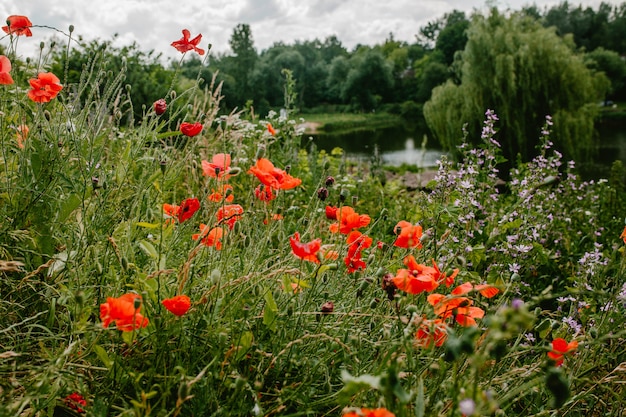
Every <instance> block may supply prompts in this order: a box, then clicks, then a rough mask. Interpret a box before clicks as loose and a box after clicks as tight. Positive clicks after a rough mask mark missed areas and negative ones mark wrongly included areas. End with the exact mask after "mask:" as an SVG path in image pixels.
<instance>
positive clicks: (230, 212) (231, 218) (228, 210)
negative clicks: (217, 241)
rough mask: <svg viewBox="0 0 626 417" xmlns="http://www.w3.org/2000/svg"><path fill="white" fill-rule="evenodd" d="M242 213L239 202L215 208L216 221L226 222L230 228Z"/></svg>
mask: <svg viewBox="0 0 626 417" xmlns="http://www.w3.org/2000/svg"><path fill="white" fill-rule="evenodd" d="M242 214H243V207H241V206H240V205H239V204H227V205H225V206H222V207H220V208H219V209H218V210H217V221H218V222H219V223H226V224H227V225H228V228H229V229H231V230H232V229H233V227H235V223H236V222H237V221H238V220H239V219H241V215H242Z"/></svg>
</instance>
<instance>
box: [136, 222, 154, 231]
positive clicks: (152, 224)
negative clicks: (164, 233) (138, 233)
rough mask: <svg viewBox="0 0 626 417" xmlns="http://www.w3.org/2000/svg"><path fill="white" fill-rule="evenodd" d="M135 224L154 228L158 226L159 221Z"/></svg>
mask: <svg viewBox="0 0 626 417" xmlns="http://www.w3.org/2000/svg"><path fill="white" fill-rule="evenodd" d="M135 225H137V226H139V227H145V228H146V229H156V228H157V227H159V223H148V222H138V223H135Z"/></svg>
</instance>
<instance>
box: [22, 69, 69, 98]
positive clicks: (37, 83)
mask: <svg viewBox="0 0 626 417" xmlns="http://www.w3.org/2000/svg"><path fill="white" fill-rule="evenodd" d="M28 82H29V83H30V86H31V90H28V98H30V99H31V100H32V101H34V102H35V103H48V102H49V101H50V100H52V99H53V98H55V97H56V96H57V94H59V91H61V90H62V89H63V86H62V85H61V84H59V83H60V82H61V81H60V80H59V78H58V77H57V76H56V75H54V74H53V73H51V72H40V73H39V74H37V78H31V79H30V80H29V81H28Z"/></svg>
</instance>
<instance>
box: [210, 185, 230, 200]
mask: <svg viewBox="0 0 626 417" xmlns="http://www.w3.org/2000/svg"><path fill="white" fill-rule="evenodd" d="M211 191H212V192H211V194H209V196H208V197H207V199H208V200H209V201H212V202H214V203H220V202H222V201H226V202H227V203H230V202H232V201H233V200H234V199H235V195H234V194H233V187H232V186H231V185H228V184H223V185H222V189H221V190H220V191H217V190H214V189H213V190H211Z"/></svg>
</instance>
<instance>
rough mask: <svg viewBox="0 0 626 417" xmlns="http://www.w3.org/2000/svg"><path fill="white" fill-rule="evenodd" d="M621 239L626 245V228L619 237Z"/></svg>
mask: <svg viewBox="0 0 626 417" xmlns="http://www.w3.org/2000/svg"><path fill="white" fill-rule="evenodd" d="M619 237H620V239H623V240H624V243H626V226H624V230H622V234H621V235H619Z"/></svg>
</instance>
